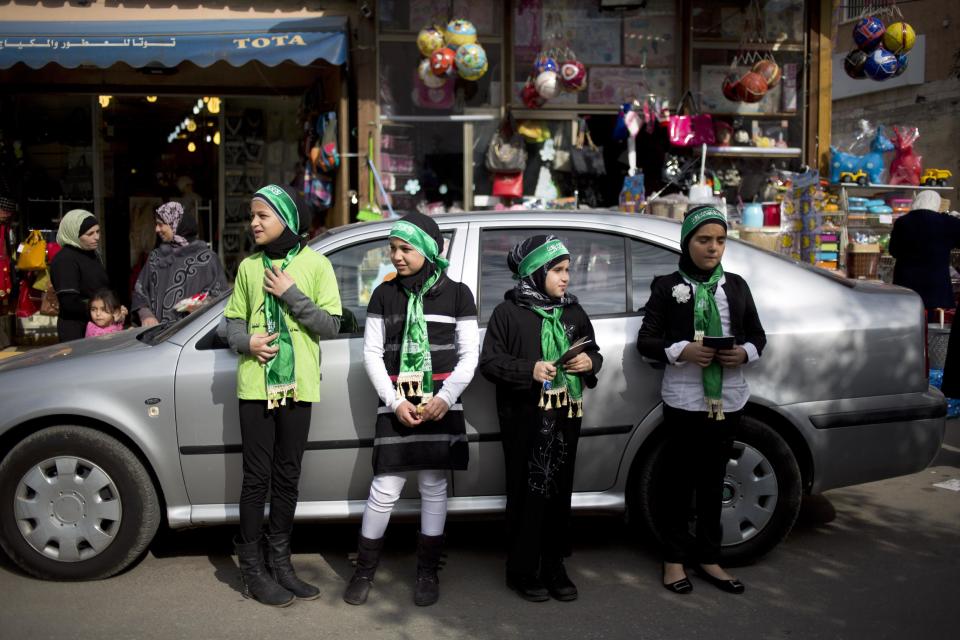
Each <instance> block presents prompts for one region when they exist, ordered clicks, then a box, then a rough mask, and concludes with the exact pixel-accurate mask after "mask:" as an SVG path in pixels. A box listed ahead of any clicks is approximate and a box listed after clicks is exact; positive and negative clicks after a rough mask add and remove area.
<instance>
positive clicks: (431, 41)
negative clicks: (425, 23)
mask: <svg viewBox="0 0 960 640" xmlns="http://www.w3.org/2000/svg"><path fill="white" fill-rule="evenodd" d="M441 47H443V34H442V33H440V30H439V29H437V28H436V27H425V28H423V29H421V30H420V33H418V34H417V48H418V49H420V55H422V56H426V57H428V58H429V57H430V55H431V54H433V52H434V51H436V50H437V49H439V48H441Z"/></svg>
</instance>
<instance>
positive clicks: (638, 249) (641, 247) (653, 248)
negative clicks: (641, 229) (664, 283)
mask: <svg viewBox="0 0 960 640" xmlns="http://www.w3.org/2000/svg"><path fill="white" fill-rule="evenodd" d="M677 260H678V256H677V254H676V253H675V252H673V251H670V250H669V249H664V248H663V247H658V246H657V245H653V244H650V243H649V242H642V241H640V240H631V241H630V266H631V276H632V280H633V304H632V307H633V310H634V311H641V310H642V309H643V306H644V305H645V304H647V300H648V299H649V298H650V285H651V284H652V283H653V280H654V278H656V277H658V276H665V275H669V274H671V273H673V272H674V271H676V270H677Z"/></svg>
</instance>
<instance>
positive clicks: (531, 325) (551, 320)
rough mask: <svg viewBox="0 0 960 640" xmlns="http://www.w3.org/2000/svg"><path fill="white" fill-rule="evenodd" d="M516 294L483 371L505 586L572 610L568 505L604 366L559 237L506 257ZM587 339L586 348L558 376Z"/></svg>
mask: <svg viewBox="0 0 960 640" xmlns="http://www.w3.org/2000/svg"><path fill="white" fill-rule="evenodd" d="M507 264H508V266H509V267H510V270H511V271H513V273H514V274H516V277H517V280H518V281H517V286H516V287H515V288H514V289H512V290H510V291H508V292H506V294H505V295H504V298H505V300H504V302H501V303H500V304H499V305H498V306H497V308H496V309H494V311H493V315H492V316H491V317H490V322H489V324H488V325H487V334H486V337H485V338H484V342H483V350H482V352H481V355H480V371H481V372H482V373H483V375H484V376H485V377H486V378H487V379H488V380H490V381H491V382H493V383H494V384H495V385H496V387H497V414H498V416H499V418H500V434H501V437H502V439H503V454H504V462H505V468H506V481H507V527H508V538H509V539H508V545H509V549H508V554H507V586H509V587H510V588H511V589H513V590H514V591H516V592H517V593H518V594H519V595H520V596H521V597H523V598H524V599H526V600H530V601H532V602H542V601H544V600H548V599H549V597H550V596H553V597H554V598H556V599H558V600H574V599H576V597H577V588H576V586H575V585H574V584H573V582H571V581H570V578H569V577H568V576H567V573H566V569H565V568H564V566H563V559H564V558H565V557H567V556H569V555H570V534H569V524H570V495H571V493H572V492H573V472H574V463H575V462H576V458H577V440H578V438H579V436H580V423H581V420H582V415H583V400H582V395H581V393H582V387H583V385H584V384H585V385H586V386H587V387H590V388H593V387H595V386H596V384H597V372H598V371H599V370H600V365H601V364H602V362H603V358H602V357H601V356H600V351H599V348H598V347H597V344H596V340H595V338H594V334H593V326H592V325H591V324H590V319H589V318H588V317H587V314H586V312H585V311H584V310H583V308H582V307H581V306H580V305H579V304H577V298H576V296H573V295H571V294H569V293H567V284H568V283H569V278H570V272H569V266H570V253H569V251H567V249H566V248H565V247H564V246H563V244H562V243H561V242H560V240H558V239H557V238H556V237H555V236H543V235H539V236H533V237H532V238H528V239H527V240H525V241H523V242H521V243H520V244H518V245H517V246H516V247H514V248H513V250H512V251H511V252H510V255H509V256H508V257H507ZM580 338H587V339H589V340H590V343H589V345H588V346H587V348H586V349H585V350H584V351H583V352H582V353H580V354H579V355H577V356H576V357H574V358H573V359H572V360H570V361H568V362H567V363H566V364H565V365H561V366H557V365H556V364H555V362H556V360H557V359H558V358H559V357H560V356H561V355H562V354H563V353H564V352H565V351H566V350H567V349H568V348H569V347H570V345H571V344H572V343H574V342H576V341H577V340H578V339H580Z"/></svg>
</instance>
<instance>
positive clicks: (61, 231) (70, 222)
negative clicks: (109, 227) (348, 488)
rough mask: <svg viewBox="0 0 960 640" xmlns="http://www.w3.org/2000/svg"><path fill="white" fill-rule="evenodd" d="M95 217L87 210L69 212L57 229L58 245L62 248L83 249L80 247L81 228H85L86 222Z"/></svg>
mask: <svg viewBox="0 0 960 640" xmlns="http://www.w3.org/2000/svg"><path fill="white" fill-rule="evenodd" d="M93 217H95V216H94V215H93V214H92V213H90V212H89V211H87V210H86V209H73V210H72V211H67V213H66V214H65V215H64V216H63V219H62V220H60V226H59V227H58V228H57V244H59V245H60V246H61V247H66V246H71V247H76V248H77V249H83V247H81V246H80V227H81V226H83V221H84V220H86V219H87V218H93Z"/></svg>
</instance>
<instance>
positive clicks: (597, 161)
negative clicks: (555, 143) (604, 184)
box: [570, 118, 607, 176]
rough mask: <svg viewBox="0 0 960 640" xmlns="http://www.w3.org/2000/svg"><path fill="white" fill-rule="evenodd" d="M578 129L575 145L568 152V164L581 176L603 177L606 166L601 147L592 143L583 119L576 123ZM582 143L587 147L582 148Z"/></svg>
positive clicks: (605, 172)
mask: <svg viewBox="0 0 960 640" xmlns="http://www.w3.org/2000/svg"><path fill="white" fill-rule="evenodd" d="M578 126H579V129H580V132H579V134H577V144H576V146H575V147H574V148H573V149H571V150H570V164H571V166H572V168H573V172H574V173H575V174H577V175H581V176H604V175H606V174H607V166H606V163H605V161H604V159H603V147H598V146H597V145H595V144H594V143H593V138H592V137H591V136H590V130H589V129H587V122H586V120H584V119H582V118H581V119H580V120H579V121H578ZM584 142H586V143H587V145H588V146H587V147H584V146H583V144H584Z"/></svg>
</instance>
